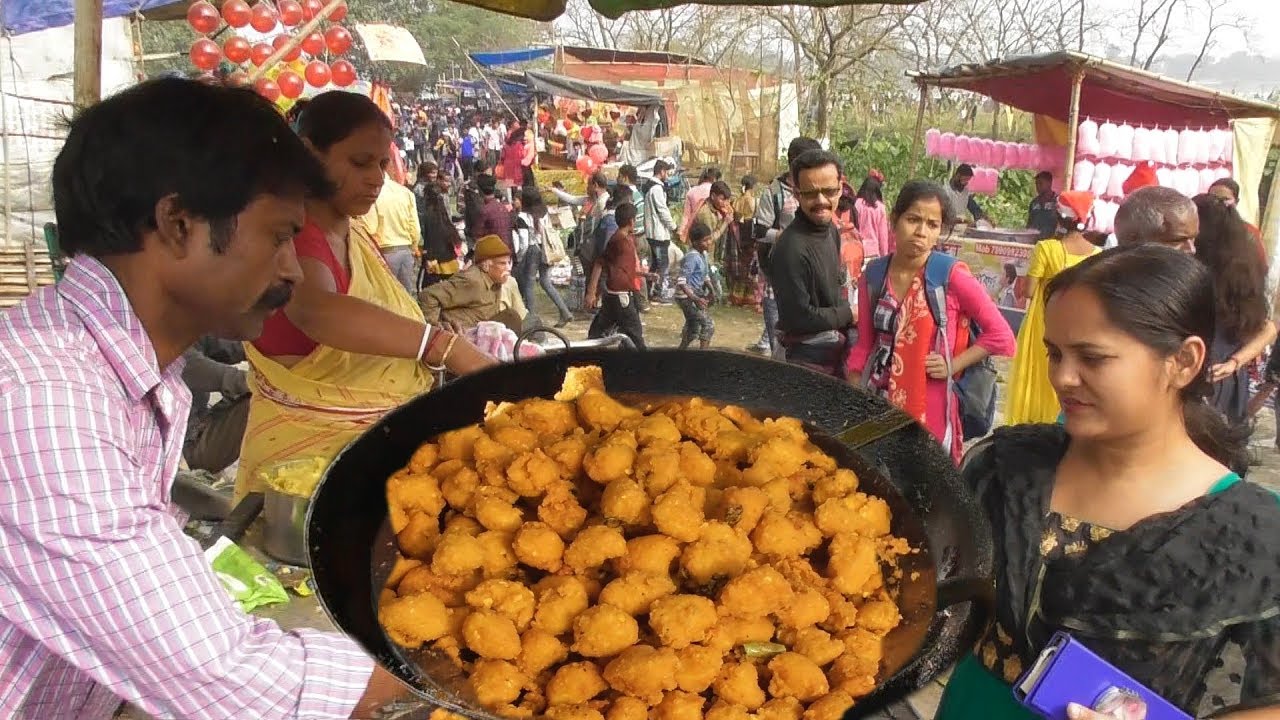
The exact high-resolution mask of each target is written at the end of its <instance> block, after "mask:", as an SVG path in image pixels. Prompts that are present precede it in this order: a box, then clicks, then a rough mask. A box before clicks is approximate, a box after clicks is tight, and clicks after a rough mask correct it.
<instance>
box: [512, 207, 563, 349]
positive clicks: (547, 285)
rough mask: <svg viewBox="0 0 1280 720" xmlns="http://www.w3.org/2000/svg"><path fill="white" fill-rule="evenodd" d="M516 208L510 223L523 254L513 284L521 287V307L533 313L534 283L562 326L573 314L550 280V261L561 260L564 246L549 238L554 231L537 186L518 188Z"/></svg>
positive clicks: (517, 264) (559, 325)
mask: <svg viewBox="0 0 1280 720" xmlns="http://www.w3.org/2000/svg"><path fill="white" fill-rule="evenodd" d="M518 207H519V209H518V210H517V211H516V216H515V221H514V223H513V226H514V233H515V236H516V237H517V238H519V240H518V241H517V243H516V245H517V247H523V248H524V253H523V254H522V255H521V256H520V259H519V260H518V262H517V263H516V268H515V271H516V284H517V285H519V286H520V295H521V296H522V297H523V298H524V306H525V307H526V308H528V309H529V312H531V313H533V314H535V315H536V314H537V312H536V311H535V310H534V303H533V288H534V284H535V283H537V284H538V285H541V286H542V291H543V292H545V293H546V294H547V297H549V298H551V302H552V303H553V304H554V305H555V306H556V310H557V311H559V313H560V319H559V320H558V321H556V327H558V328H562V327H564V326H565V325H568V324H569V323H570V322H572V321H573V313H571V312H569V307H568V306H567V305H565V302H564V298H562V297H560V291H559V290H557V289H556V286H555V285H554V284H552V282H551V264H552V262H559V261H561V260H563V259H564V257H565V252H564V246H563V245H561V244H560V242H559V240H558V239H556V238H553V237H551V234H552V233H554V232H556V230H555V229H554V228H552V227H551V216H550V214H549V212H548V210H547V206H546V203H544V202H543V200H542V193H541V192H540V191H539V190H538V188H537V187H534V186H532V185H525V186H524V187H523V188H521V190H520V196H519V206H518ZM553 256H554V257H553Z"/></svg>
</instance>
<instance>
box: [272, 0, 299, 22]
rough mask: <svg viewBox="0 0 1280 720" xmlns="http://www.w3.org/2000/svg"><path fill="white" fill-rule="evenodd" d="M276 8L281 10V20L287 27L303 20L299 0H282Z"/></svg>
mask: <svg viewBox="0 0 1280 720" xmlns="http://www.w3.org/2000/svg"><path fill="white" fill-rule="evenodd" d="M276 9H277V10H279V11H280V22H281V23H282V24H283V25H284V26H285V27H293V26H295V25H300V24H301V23H302V22H303V21H302V6H301V5H299V4H298V0H280V4H279V5H277V6H276Z"/></svg>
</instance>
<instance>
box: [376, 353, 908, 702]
mask: <svg viewBox="0 0 1280 720" xmlns="http://www.w3.org/2000/svg"><path fill="white" fill-rule="evenodd" d="M387 500H388V505H389V507H390V513H391V525H392V529H393V530H394V531H395V533H396V539H397V543H398V545H399V549H400V553H401V555H400V557H399V560H398V561H397V562H396V564H395V567H394V568H393V569H392V571H391V574H390V576H389V577H388V578H387V582H386V588H385V589H384V590H383V592H382V598H381V602H380V611H379V618H380V621H381V623H382V626H383V628H384V629H385V630H386V632H387V634H388V636H389V637H390V638H391V639H392V640H393V641H395V642H397V643H399V644H401V645H403V646H405V647H407V648H420V647H423V645H424V644H428V645H431V646H434V647H435V648H436V649H437V650H440V651H443V652H444V653H445V654H446V655H447V656H448V657H449V658H450V659H452V660H453V661H454V662H455V663H456V664H457V665H458V666H459V667H460V668H461V669H462V670H463V671H464V673H465V675H466V677H467V678H468V681H469V683H470V686H471V687H470V690H471V691H472V692H473V694H474V697H475V699H476V700H478V701H479V702H480V704H482V705H483V706H485V707H486V708H488V709H490V710H491V711H493V712H495V713H497V714H500V715H503V716H507V717H534V716H545V717H549V718H553V720H570V719H573V720H579V719H581V720H589V719H593V718H594V719H596V720H601V719H604V718H607V719H608V720H632V719H633V718H634V719H635V720H642V719H644V718H659V719H664V720H665V719H670V720H683V719H685V718H689V719H690V720H696V719H698V718H707V719H708V720H741V719H744V718H758V719H760V720H784V719H785V720H797V719H799V718H804V719H805V720H835V719H836V718H839V717H840V716H841V715H842V713H843V712H844V711H845V710H846V709H847V708H848V707H849V706H850V705H852V704H853V703H854V701H855V700H856V699H857V698H859V697H861V696H863V695H866V694H867V693H869V692H870V691H871V690H872V689H874V688H875V686H876V675H877V672H878V670H879V666H880V657H881V642H882V639H883V637H884V636H885V634H886V633H888V632H889V631H890V630H892V629H893V628H894V627H896V626H897V625H898V623H899V622H900V620H901V616H900V615H899V613H898V607H897V605H896V604H895V602H894V601H893V597H892V595H891V593H890V589H889V588H890V586H891V585H892V584H893V580H894V578H895V577H896V575H897V574H898V571H897V570H896V567H897V560H898V558H899V557H900V556H901V555H903V554H906V553H907V552H910V549H909V548H908V547H907V543H906V542H905V541H904V540H902V539H899V538H895V537H893V536H892V535H890V527H889V526H890V512H889V507H888V505H887V504H886V503H885V502H884V501H883V500H881V499H880V498H876V497H870V496H868V495H866V494H864V493H860V492H858V478H857V476H856V475H854V473H853V472H851V471H849V470H847V469H842V468H839V467H837V465H836V462H835V461H834V460H833V459H832V458H831V457H830V456H828V455H826V454H825V453H823V452H822V451H821V450H819V449H818V448H817V447H816V446H814V445H813V444H812V443H811V442H810V440H809V438H808V436H807V435H806V434H805V432H804V430H803V427H802V425H801V423H800V422H799V421H797V420H794V419H791V418H778V419H765V420H761V419H758V418H756V417H755V416H753V415H752V414H751V413H749V412H747V411H745V410H743V409H741V408H736V407H723V408H721V407H716V406H715V405H712V404H710V403H707V402H705V401H702V400H699V399H690V400H682V401H672V402H666V403H661V404H656V405H652V406H649V407H646V408H644V409H641V408H638V407H631V406H628V405H625V404H623V403H620V402H618V401H617V400H615V399H614V398H612V397H610V396H609V395H607V394H606V393H605V391H604V383H603V380H602V377H601V373H600V369H599V368H594V367H588V368H574V369H572V370H570V372H569V375H568V376H567V377H566V380H565V386H564V388H563V389H562V391H561V392H560V393H559V394H558V395H556V398H555V399H554V400H546V399H532V400H525V401H522V402H519V403H515V404H510V403H504V404H502V405H499V406H496V407H495V406H491V407H490V409H489V412H488V413H487V416H486V418H485V421H484V424H483V425H473V426H470V427H466V428H462V429H459V430H454V431H451V432H448V433H445V434H443V435H441V436H439V437H437V438H435V439H434V440H433V441H432V442H429V443H427V444H425V445H423V446H422V447H421V448H419V449H418V451H417V452H416V453H415V454H414V455H413V458H412V459H411V460H410V461H409V464H408V466H406V467H405V468H404V469H402V470H400V471H399V472H397V473H396V474H395V475H394V476H392V477H391V478H390V479H389V481H388V483H387ZM886 573H887V574H888V575H889V577H888V580H886Z"/></svg>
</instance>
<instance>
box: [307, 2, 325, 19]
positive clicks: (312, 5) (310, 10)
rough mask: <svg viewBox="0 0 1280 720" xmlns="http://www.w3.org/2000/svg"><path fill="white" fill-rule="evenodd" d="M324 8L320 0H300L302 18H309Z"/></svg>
mask: <svg viewBox="0 0 1280 720" xmlns="http://www.w3.org/2000/svg"><path fill="white" fill-rule="evenodd" d="M323 9H324V3H323V2H321V1H320V0H302V19H303V20H310V19H311V18H313V17H315V16H316V15H317V14H318V13H319V12H320V11H321V10H323Z"/></svg>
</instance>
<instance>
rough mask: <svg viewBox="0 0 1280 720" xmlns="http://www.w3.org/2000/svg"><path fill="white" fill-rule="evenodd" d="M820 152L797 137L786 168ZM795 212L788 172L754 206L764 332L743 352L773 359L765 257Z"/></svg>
mask: <svg viewBox="0 0 1280 720" xmlns="http://www.w3.org/2000/svg"><path fill="white" fill-rule="evenodd" d="M821 149H822V145H821V144H819V143H818V141H817V140H814V139H813V138H808V137H798V138H796V139H795V140H792V141H791V144H790V145H789V146H787V167H790V166H791V163H793V162H795V160H796V158H798V157H800V156H801V155H803V154H804V153H805V152H807V151H809V150H821ZM798 209H799V203H798V202H797V201H796V197H795V193H794V192H792V189H791V173H790V172H785V173H783V174H781V175H779V176H778V177H777V178H776V179H774V181H773V182H771V183H769V186H768V187H767V188H765V191H764V194H763V195H761V197H760V200H759V202H757V203H756V216H755V236H756V261H757V262H758V263H759V265H760V276H761V278H762V279H763V281H764V293H763V294H764V301H763V303H762V305H763V310H764V332H763V333H761V335H760V342H758V343H756V344H755V345H748V346H747V350H750V351H752V352H757V353H761V354H762V355H774V354H775V353H776V351H777V348H778V339H777V328H778V301H777V299H776V298H775V297H774V293H773V284H772V283H771V282H770V281H769V254H770V253H771V252H772V251H773V245H774V243H775V242H777V240H778V237H779V236H780V235H782V231H783V230H786V229H787V226H788V225H790V224H791V221H792V220H794V219H795V217H796V211H797V210H798Z"/></svg>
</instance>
